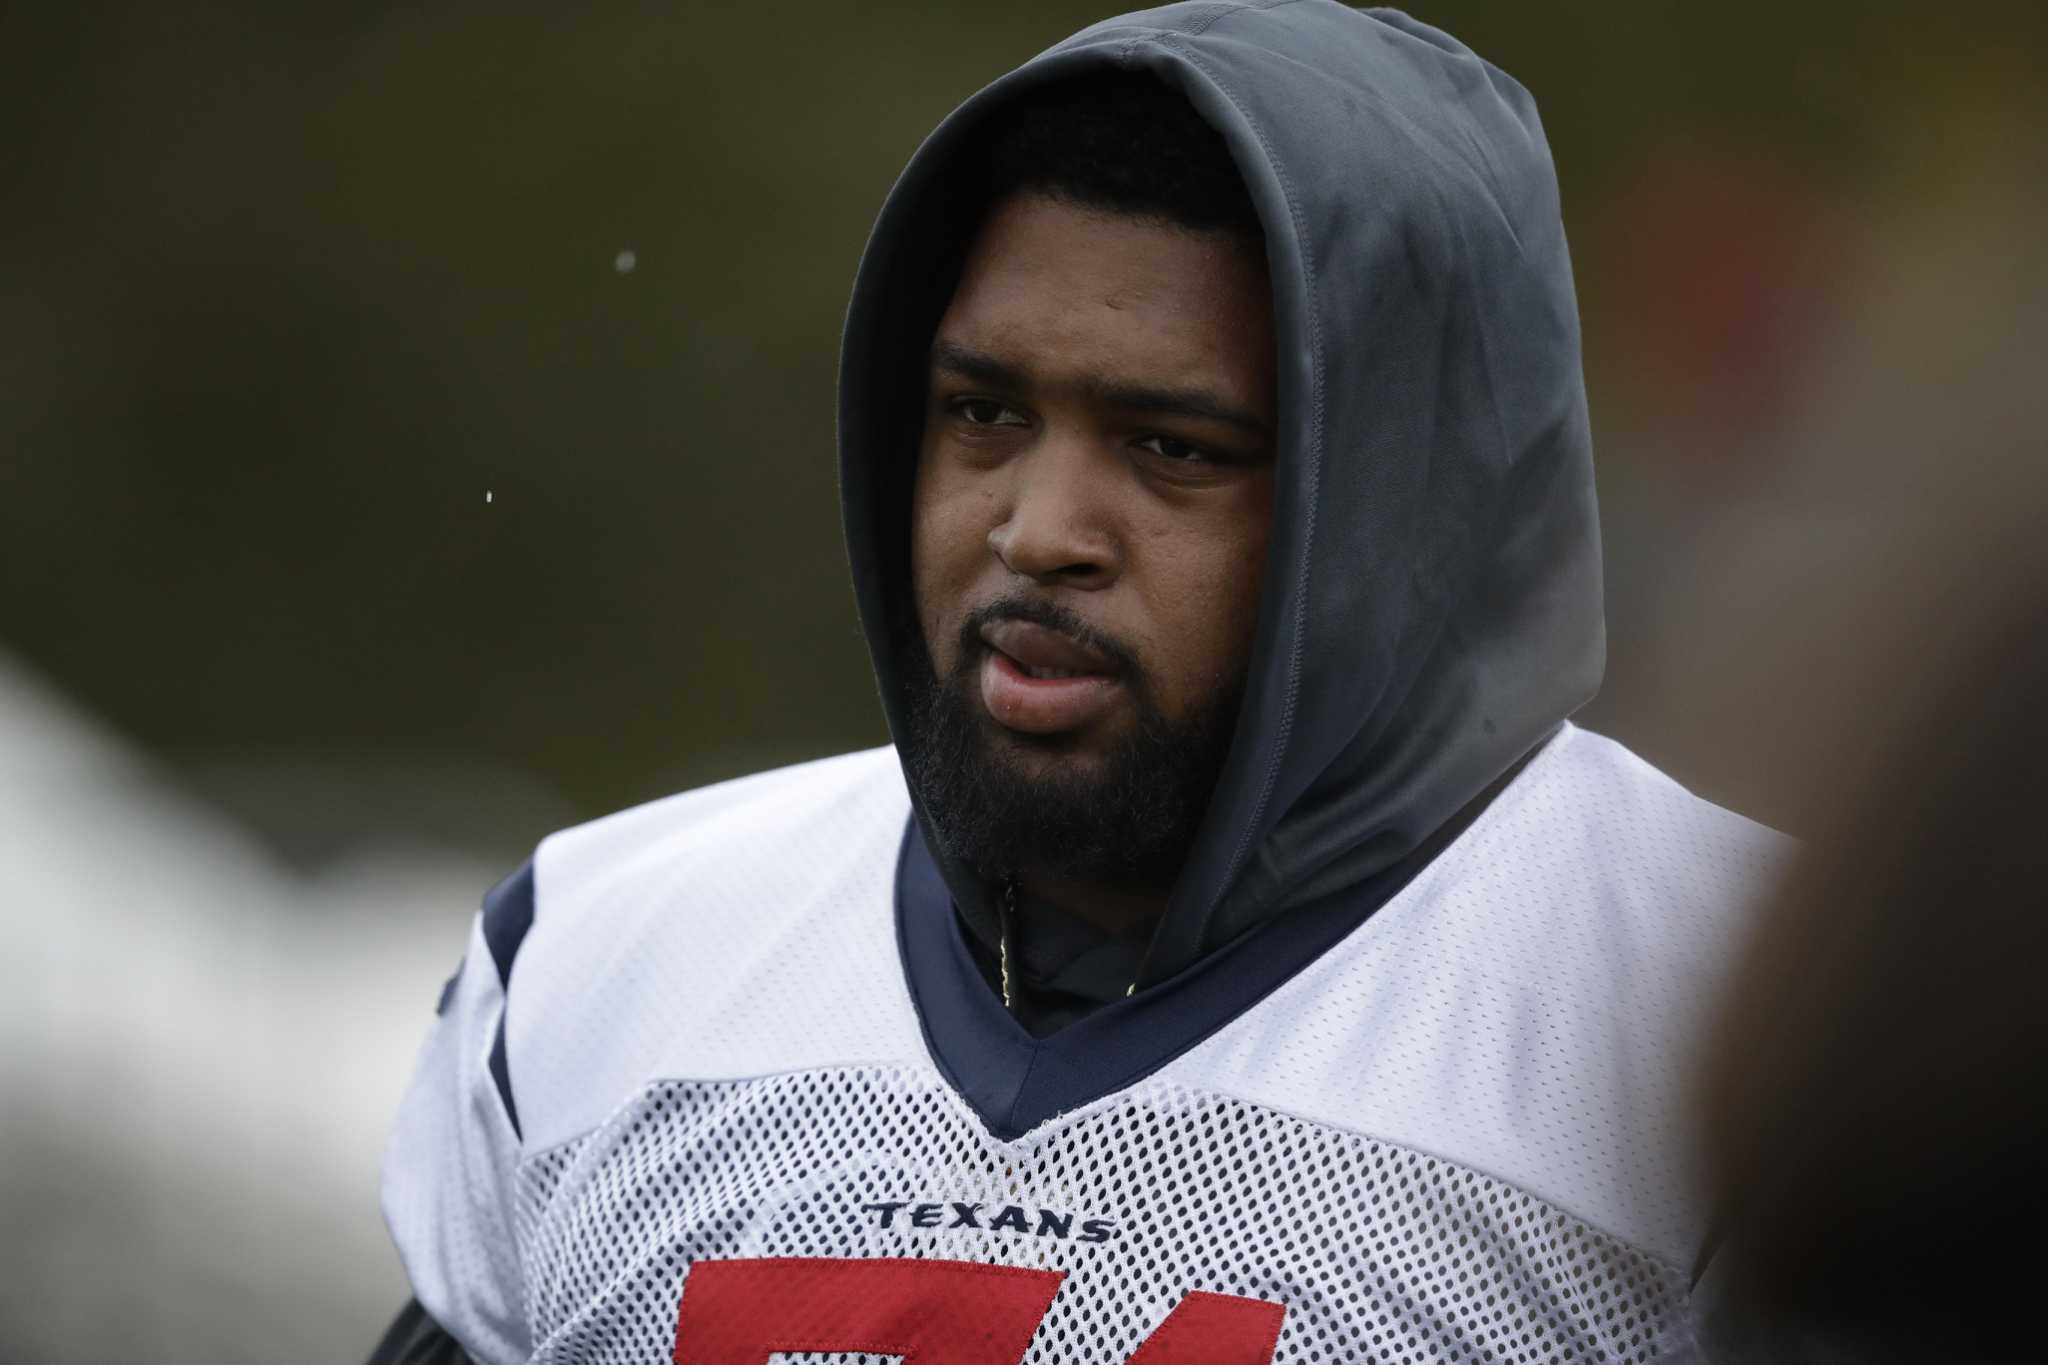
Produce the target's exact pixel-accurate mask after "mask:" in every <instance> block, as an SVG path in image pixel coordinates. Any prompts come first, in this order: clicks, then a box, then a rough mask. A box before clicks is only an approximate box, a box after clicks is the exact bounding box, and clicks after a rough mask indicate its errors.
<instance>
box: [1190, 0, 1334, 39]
mask: <svg viewBox="0 0 2048 1365" xmlns="http://www.w3.org/2000/svg"><path fill="white" fill-rule="evenodd" d="M1300 3H1301V0H1263V3H1260V2H1259V0H1254V2H1253V3H1250V4H1235V5H1218V6H1217V7H1216V8H1215V9H1213V10H1211V11H1210V12H1209V14H1208V15H1207V17H1205V18H1204V19H1203V20H1202V21H1201V22H1200V23H1198V24H1196V25H1195V26H1194V27H1192V28H1189V29H1183V30H1181V32H1183V33H1185V34H1186V35H1187V36H1188V37H1190V38H1196V37H1200V36H1201V35H1202V34H1204V33H1207V32H1208V31H1209V30H1210V29H1212V28H1214V27H1215V26H1216V25H1218V24H1220V23H1222V22H1223V21H1224V20H1225V19H1229V18H1231V17H1233V16H1235V15H1239V14H1263V13H1265V12H1266V11H1268V10H1276V9H1279V8H1281V7H1282V6H1285V5H1298V4H1300ZM1168 31H1169V32H1171V31H1172V30H1168Z"/></svg>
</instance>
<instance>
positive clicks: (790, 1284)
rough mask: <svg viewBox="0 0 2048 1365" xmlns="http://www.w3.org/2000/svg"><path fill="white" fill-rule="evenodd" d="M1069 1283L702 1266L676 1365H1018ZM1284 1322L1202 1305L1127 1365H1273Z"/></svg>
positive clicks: (824, 1266)
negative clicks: (776, 1359)
mask: <svg viewBox="0 0 2048 1365" xmlns="http://www.w3.org/2000/svg"><path fill="white" fill-rule="evenodd" d="M1065 1277H1066V1273H1065V1272H1064V1271H1059V1270H1027V1269H1023V1268H1021V1267H1017V1266H1006V1265H981V1264H977V1263H974V1262H970V1261H925V1260H915V1259H899V1260H890V1259H878V1260H829V1259H823V1258H807V1257H788V1258H780V1257H778V1258H775V1259H771V1260H747V1261H700V1262H698V1263H697V1264H696V1265H694V1266H692V1267H690V1274H689V1278H688V1279H686V1280H684V1281H683V1306H682V1311H681V1313H680V1314H679V1315H678V1316H677V1319H676V1350H675V1360H676V1365H765V1362H766V1361H767V1359H768V1357H770V1356H771V1355H775V1354H777V1353H779V1352H785V1351H865V1352H869V1353H871V1354H874V1355H891V1356H901V1357H903V1361H904V1365H1018V1362H1019V1361H1021V1360H1022V1359H1023V1358H1024V1350H1025V1348H1026V1347H1027V1346H1029V1345H1030V1343H1031V1335H1032V1333H1034V1332H1036V1331H1037V1330H1038V1324H1039V1322H1040V1320H1041V1319H1043V1318H1044V1317H1045V1313H1046V1310H1047V1309H1048V1308H1050V1307H1051V1306H1052V1296H1053V1295H1054V1294H1055V1293H1057V1292H1058V1290H1059V1287H1060V1281H1061V1280H1062V1279H1064V1278H1065ZM1286 1315H1287V1310H1286V1309H1285V1308H1284V1307H1282V1306H1281V1305H1280V1304H1277V1303H1267V1302H1265V1301H1264V1300H1262V1299H1240V1298H1237V1297H1234V1296H1232V1295H1229V1294H1206V1293H1200V1292H1197V1293H1193V1294H1190V1295H1188V1296H1187V1297H1186V1298H1184V1299H1182V1300H1181V1301H1180V1303H1179V1305H1178V1306H1177V1307H1175V1308H1174V1310H1173V1312H1172V1313H1170V1314H1168V1315H1167V1318H1166V1321H1164V1322H1162V1323H1160V1324H1159V1326H1158V1327H1157V1328H1156V1329H1154V1331H1153V1333H1152V1335H1151V1336H1149V1337H1147V1338H1145V1340H1144V1341H1143V1342H1141V1343H1140V1344H1139V1346H1138V1349H1137V1350H1136V1351H1134V1352H1132V1354H1131V1357H1130V1359H1129V1360H1128V1361H1126V1362H1125V1363H1124V1365H1269V1362H1270V1361H1271V1360H1272V1359H1273V1345H1274V1343H1275V1342H1277V1341H1278V1340H1279V1339H1280V1323H1281V1320H1282V1319H1283V1318H1285V1317H1286Z"/></svg>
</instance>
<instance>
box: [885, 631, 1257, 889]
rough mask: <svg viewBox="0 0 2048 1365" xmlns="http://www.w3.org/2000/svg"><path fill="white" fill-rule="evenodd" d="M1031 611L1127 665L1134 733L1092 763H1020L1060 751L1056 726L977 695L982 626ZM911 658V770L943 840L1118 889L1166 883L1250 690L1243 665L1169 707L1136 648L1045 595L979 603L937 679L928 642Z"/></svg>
mask: <svg viewBox="0 0 2048 1365" xmlns="http://www.w3.org/2000/svg"><path fill="white" fill-rule="evenodd" d="M1004 619H1008V620H1020V621H1030V622H1032V623H1034V624H1037V625H1042V626H1046V627H1048V628H1050V629H1053V630H1057V631H1061V632H1063V633H1065V634H1067V635H1069V636H1072V637H1074V638H1077V639H1080V640H1084V641H1086V642H1087V643H1088V644H1090V645H1092V646H1094V647H1095V648H1097V649H1099V650H1101V651H1102V652H1104V653H1106V654H1108V655H1110V656H1111V657H1112V658H1114V659H1116V661H1117V662H1118V663H1119V664H1120V665H1122V672H1121V676H1120V679H1119V681H1120V682H1121V683H1122V684H1123V686H1124V687H1125V688H1126V689H1128V692H1129V695H1130V697H1131V699H1132V701H1133V702H1134V703H1135V705H1136V709H1137V724H1136V726H1135V727H1134V728H1133V730H1132V732H1131V733H1130V734H1129V735H1128V736H1127V737H1125V738H1124V739H1123V740H1121V741H1120V742H1118V743H1117V744H1116V746H1115V747H1114V748H1112V749H1110V750H1109V751H1108V752H1107V753H1104V754H1102V755H1101V756H1100V757H1099V760H1098V761H1097V762H1096V763H1094V764H1093V765H1092V770H1091V771H1089V772H1058V773H1053V774H1041V773H1035V772H1032V771H1030V770H1029V769H1028V768H1027V767H1025V766H1024V765H1022V764H1019V763H1018V762H1016V761H1015V758H1014V756H1013V755H1014V753H1015V752H1016V751H1019V750H1031V749H1037V750H1039V751H1040V752H1042V753H1045V754H1057V753H1059V752H1060V751H1061V750H1062V749H1063V748H1068V747H1071V746H1070V745H1069V744H1068V742H1067V741H1066V740H1064V739H1063V738H1061V737H1057V736H1054V737H1044V738H1041V737H1039V736H1035V735H1024V734H1016V733H1014V732H1011V731H1007V730H1004V729H1002V728H1001V727H1000V726H999V725H998V724H997V723H996V722H995V721H994V720H993V719H992V718H990V716H989V715H988V713H987V711H986V709H985V708H984V707H983V706H982V704H981V700H980V696H979V687H980V665H981V660H982V658H983V656H984V655H985V653H986V652H987V649H988V646H987V645H985V644H984V643H983V642H982V640H981V635H980V631H981V627H982V626H983V625H985V624H987V623H989V622H991V621H996V620H1004ZM905 654H906V655H908V656H910V657H906V658H905V659H904V660H903V677H904V680H905V690H906V692H907V694H908V700H909V703H910V733H909V734H907V735H905V736H904V742H903V745H902V750H903V765H904V771H905V773H906V774H907V776H908V778H909V781H910V784H911V787H912V789H913V790H914V791H915V792H916V794H917V796H918V798H919V800H920V802H921V804H922V805H923V808H924V813H925V816H926V818H927V819H928V820H929V821H930V822H931V826H932V831H933V833H934V834H935V835H936V836H937V838H938V839H939V841H940V842H941V843H942V844H943V845H944V846H945V849H946V851H947V852H949V853H951V854H952V855H953V856H955V857H957V858H959V859H961V860H962V861H964V862H966V863H967V864H968V865H969V866H971V867H973V868H974V869H975V870H976V871H977V872H980V873H981V874H982V875H984V876H989V877H995V876H1001V875H1006V874H1010V873H1014V872H1017V871H1019V870H1030V871H1033V872H1036V873H1039V874H1041V875H1045V876H1051V877H1058V878H1067V879H1072V880H1075V881H1080V882H1087V883H1094V884H1096V885H1102V886H1115V887H1119V888H1133V889H1138V888H1143V889H1157V890H1164V889H1167V888H1170V887H1171V886H1172V884H1173V882H1174V879H1175V878H1176V877H1177V876H1178V875H1179V873H1180V868H1181V864H1182V863H1183V862H1184V861H1186V858H1187V854H1188V849H1189V847H1190V845H1191V844H1192V843H1193V842H1194V837H1195V830H1196V827H1197V826H1198V825H1199V824H1200V822H1201V818H1202V813H1203V811H1204V810H1205V809H1206V808H1207V806H1208V803H1209V796H1210V793H1211V792H1212V791H1213V790H1214V789H1215V786H1216V778H1217V776H1218V774H1219V773H1221V771H1222V769H1223V760H1224V758H1225V757H1226V756H1227V755H1228V753H1229V751H1230V736H1231V730H1232V728H1233V726H1234V725H1235V723H1236V720H1237V711H1238V705H1239V702H1240V700H1241V698H1242V696H1243V693H1244V674H1243V671H1242V669H1241V668H1240V669H1239V670H1238V671H1237V672H1236V674H1235V675H1234V677H1233V678H1232V680H1231V681H1230V682H1229V684H1228V685H1226V686H1223V687H1221V688H1219V689H1218V691H1217V692H1216V693H1215V694H1214V695H1212V696H1211V697H1209V698H1208V699H1207V700H1206V701H1205V702H1204V703H1203V704H1202V706H1201V707H1200V708H1198V709H1197V710H1196V711H1195V712H1194V713H1193V714H1192V715H1190V716H1188V717H1187V718H1186V719H1185V720H1184V721H1182V722H1180V723H1178V724H1175V723H1174V722H1172V721H1169V720H1168V719H1167V717H1166V716H1165V715H1164V714H1163V713H1162V712H1161V711H1160V709H1159V706H1158V703H1157V702H1156V701H1155V700H1154V699H1153V698H1152V696H1151V693H1150V690H1149V689H1148V688H1147V687H1146V686H1145V676H1144V672H1143V670H1142V669H1141V668H1140V667H1139V666H1138V664H1137V661H1136V659H1135V658H1134V657H1133V656H1132V654H1131V652H1130V651H1129V650H1128V649H1126V648H1123V647H1121V646H1118V645H1117V644H1116V643H1115V642H1114V641H1111V640H1107V639H1105V638H1103V637H1102V636H1101V635H1100V634H1099V633H1097V632H1095V631H1093V630H1091V629H1089V627H1088V625H1087V623H1086V622H1085V621H1083V620H1081V618H1080V617H1078V616H1076V615H1075V614H1074V613H1072V612H1070V611H1068V610H1066V609H1064V608H1062V607H1058V606H1055V605H1054V604H1052V603H1049V602H1046V601H1044V600H1042V599H1039V598H1032V597H1009V598H1005V599H1003V600H1001V601H997V602H992V603H989V604H988V605H986V606H983V607H981V608H979V609H978V610H976V611H974V612H973V613H971V614H970V615H969V616H968V618H967V620H966V621H965V622H964V623H963V624H962V626H961V630H960V641H959V653H958V660H959V662H958V663H956V664H955V665H954V667H953V669H952V671H951V673H950V674H949V675H948V676H947V677H946V678H945V679H944V680H943V681H941V680H940V679H939V678H938V677H937V675H936V673H935V671H934V669H933V667H932V663H931V659H930V656H929V654H928V653H927V651H926V650H925V648H924V647H923V643H922V641H921V640H913V643H912V645H911V647H910V648H908V649H906V650H905Z"/></svg>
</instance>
